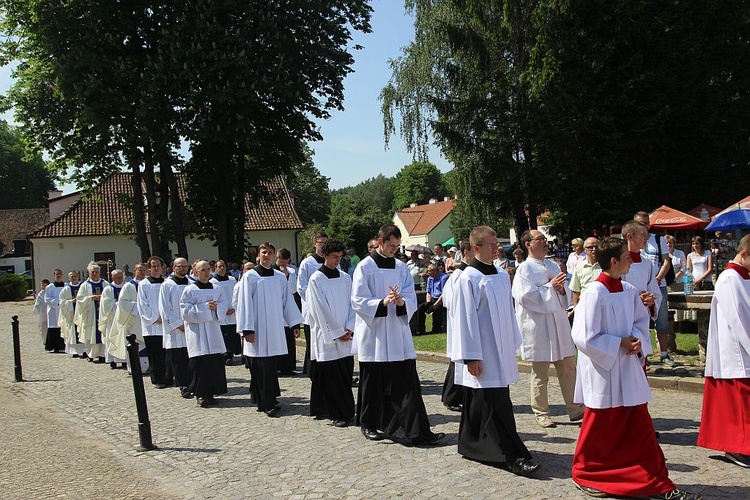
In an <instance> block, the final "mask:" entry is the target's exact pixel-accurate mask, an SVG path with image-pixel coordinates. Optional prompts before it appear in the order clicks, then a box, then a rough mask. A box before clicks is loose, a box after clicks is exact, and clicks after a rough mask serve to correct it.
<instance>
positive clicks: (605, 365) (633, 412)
mask: <svg viewBox="0 0 750 500" xmlns="http://www.w3.org/2000/svg"><path fill="white" fill-rule="evenodd" d="M630 256H631V253H630V252H629V251H628V246H627V244H626V243H625V242H624V241H623V240H622V239H620V238H613V237H608V238H605V239H604V240H603V241H601V242H600V243H599V244H598V245H597V249H596V258H597V260H598V261H599V265H600V266H601V268H602V272H601V274H600V275H599V276H598V277H597V278H596V281H594V283H592V284H591V285H590V286H589V288H588V289H587V290H586V293H584V294H582V295H581V300H580V301H579V302H578V306H577V307H576V314H575V318H574V320H573V341H574V342H575V343H576V347H578V351H579V352H578V372H577V378H576V394H575V401H576V402H578V403H583V404H584V405H585V410H584V415H583V423H582V425H581V432H580V434H579V436H578V443H577V445H576V450H575V454H574V455H573V474H572V475H573V481H574V482H575V484H576V485H577V486H578V488H579V489H581V490H582V491H583V492H584V493H586V494H588V495H591V496H595V497H604V496H618V497H619V496H622V497H650V498H680V499H686V500H687V499H696V498H700V497H697V496H695V495H691V494H689V493H686V492H680V491H679V490H677V489H676V488H675V485H674V483H673V482H672V481H671V480H670V479H669V473H668V471H667V467H666V462H665V460H664V453H663V452H662V450H661V447H660V446H659V443H658V442H657V441H656V432H655V431H654V425H653V422H652V420H651V416H650V415H649V412H648V402H649V401H650V400H651V390H650V389H649V386H648V380H647V379H646V374H645V372H644V371H643V361H642V359H643V357H644V356H648V355H649V354H651V343H650V342H648V339H649V330H648V326H649V314H648V311H647V309H646V308H645V307H644V306H643V303H642V299H641V297H640V291H639V290H638V289H637V288H635V287H634V286H633V285H631V284H630V283H628V282H626V281H624V280H622V279H621V278H622V276H623V275H625V274H626V273H628V271H629V268H630V267H631V260H630Z"/></svg>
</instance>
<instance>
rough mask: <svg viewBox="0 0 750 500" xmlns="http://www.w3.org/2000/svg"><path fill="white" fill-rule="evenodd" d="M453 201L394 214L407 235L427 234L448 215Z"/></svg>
mask: <svg viewBox="0 0 750 500" xmlns="http://www.w3.org/2000/svg"><path fill="white" fill-rule="evenodd" d="M454 205H455V201H454V200H448V201H438V202H435V203H430V204H427V205H417V206H416V207H409V208H405V209H403V210H401V211H400V212H396V215H398V216H399V218H400V219H401V221H402V222H403V223H404V227H406V230H407V231H408V232H409V234H411V235H414V234H428V233H429V232H430V231H432V230H433V229H435V227H436V226H437V225H438V224H440V222H441V221H442V220H443V219H445V218H446V217H447V216H448V215H450V213H451V210H453V207H454Z"/></svg>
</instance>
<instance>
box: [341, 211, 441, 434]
mask: <svg viewBox="0 0 750 500" xmlns="http://www.w3.org/2000/svg"><path fill="white" fill-rule="evenodd" d="M400 245H401V231H400V230H399V229H398V227H396V226H394V225H390V224H389V225H385V226H383V227H381V228H380V230H379V231H378V248H377V249H376V250H374V251H373V252H372V253H370V255H368V256H367V257H365V258H364V259H362V261H361V262H360V263H359V265H358V266H357V268H356V269H355V270H354V280H353V284H352V307H353V308H354V312H356V313H357V320H356V323H355V326H354V351H353V353H354V354H357V356H358V357H359V371H360V388H359V392H358V395H357V423H358V425H360V426H361V427H362V434H363V435H364V436H365V438H367V439H369V440H378V439H382V438H383V437H384V436H385V437H388V438H389V439H395V440H399V441H405V442H410V443H411V444H430V443H434V442H436V441H438V440H439V439H442V438H443V437H445V434H444V433H442V432H437V433H433V432H432V430H431V429H430V421H429V418H428V417H427V410H426V409H425V406H424V401H423V400H422V388H421V386H420V382H419V375H418V374H417V363H416V358H417V353H416V351H415V350H414V342H413V341H412V337H411V329H410V328H409V319H410V318H411V316H412V315H413V314H414V313H415V312H416V310H417V295H416V292H415V291H414V280H412V277H411V274H410V273H409V270H408V269H407V268H406V264H404V263H403V262H401V261H400V260H398V259H396V258H394V256H395V255H396V252H397V251H398V249H399V248H400ZM379 431H382V432H383V434H380V432H379Z"/></svg>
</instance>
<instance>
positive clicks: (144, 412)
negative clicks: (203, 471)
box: [127, 334, 156, 451]
mask: <svg viewBox="0 0 750 500" xmlns="http://www.w3.org/2000/svg"><path fill="white" fill-rule="evenodd" d="M127 339H128V345H127V348H128V359H129V361H130V371H131V374H132V378H133V392H134V393H135V408H136V410H137V411H138V437H139V438H140V440H141V444H140V446H138V451H149V450H154V449H156V446H154V443H153V442H152V441H151V421H150V420H149V419H148V407H147V406H146V391H145V389H144V388H143V372H141V360H140V359H139V358H138V342H136V340H135V335H132V334H131V335H128V336H127Z"/></svg>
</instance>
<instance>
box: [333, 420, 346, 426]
mask: <svg viewBox="0 0 750 500" xmlns="http://www.w3.org/2000/svg"><path fill="white" fill-rule="evenodd" d="M331 424H332V425H333V426H334V427H346V426H347V425H349V422H347V421H346V420H331Z"/></svg>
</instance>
